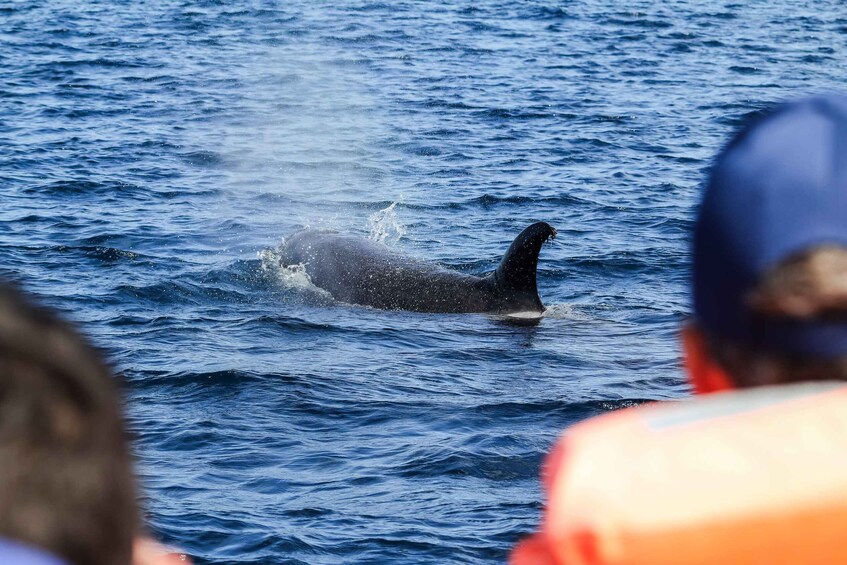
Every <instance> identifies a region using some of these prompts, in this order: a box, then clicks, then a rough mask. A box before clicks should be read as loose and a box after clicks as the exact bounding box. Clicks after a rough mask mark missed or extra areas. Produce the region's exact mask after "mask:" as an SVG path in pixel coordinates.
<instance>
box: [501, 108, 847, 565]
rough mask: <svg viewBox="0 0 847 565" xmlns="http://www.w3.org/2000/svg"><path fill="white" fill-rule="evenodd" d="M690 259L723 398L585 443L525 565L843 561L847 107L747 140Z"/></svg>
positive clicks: (692, 372) (691, 369)
mask: <svg viewBox="0 0 847 565" xmlns="http://www.w3.org/2000/svg"><path fill="white" fill-rule="evenodd" d="M693 252H694V253H693V263H694V265H693V286H694V288H693V297H694V319H693V321H692V322H691V323H690V324H689V326H688V327H686V328H685V329H684V330H683V345H684V351H685V365H686V369H687V372H688V378H689V381H690V382H691V384H692V386H693V388H694V389H695V391H696V392H698V393H700V394H704V393H716V392H720V393H721V394H706V395H705V396H702V397H700V398H698V399H695V400H691V401H687V402H674V403H663V404H653V405H650V406H645V407H640V408H635V409H630V410H624V411H620V412H616V413H613V414H608V415H604V416H600V417H598V418H595V419H592V420H588V421H586V422H584V423H581V424H579V425H577V426H575V427H574V428H572V429H571V430H570V431H569V432H568V434H567V435H566V436H565V437H564V438H563V439H562V440H561V441H560V442H559V444H558V445H557V446H556V448H554V451H553V452H552V453H551V455H550V457H549V458H548V461H547V466H546V469H545V472H544V474H545V486H546V489H547V494H548V503H547V509H546V511H545V516H544V520H543V523H542V528H541V532H540V533H539V534H537V535H535V536H533V537H532V538H530V539H529V540H527V541H525V542H523V543H522V544H520V545H519V546H518V548H517V549H516V550H515V552H514V553H513V554H512V558H511V562H512V563H513V564H516V565H561V564H566V565H581V564H606V565H611V564H615V565H623V564H632V565H635V564H643V565H663V564H668V565H670V564H675V563H685V564H686V565H693V564H704V565H705V564H710V563H712V564H714V563H733V564H762V565H765V564H770V563H792V564H793V563H847V538H845V537H844V535H843V532H844V531H845V529H847V384H845V383H844V382H843V381H847V99H845V98H843V97H838V96H830V97H820V98H813V99H808V100H802V101H799V102H795V103H791V104H786V105H783V106H780V107H777V108H776V109H775V110H773V111H771V112H769V113H767V114H766V115H764V116H762V117H760V118H758V119H757V120H756V121H755V122H753V123H751V124H750V125H749V126H748V127H746V128H745V129H744V130H743V131H741V132H740V133H739V134H738V135H736V137H735V138H734V139H733V140H732V141H731V142H730V143H729V145H728V146H727V147H726V148H725V149H724V150H723V152H722V153H721V154H720V156H719V157H718V159H717V162H716V164H715V166H714V168H713V170H712V173H711V175H710V179H709V183H708V185H707V188H706V191H705V195H704V199H703V203H702V206H701V208H700V211H699V216H698V218H697V225H696V230H695V236H694V249H693ZM774 385H781V386H774ZM740 389H745V390H740Z"/></svg>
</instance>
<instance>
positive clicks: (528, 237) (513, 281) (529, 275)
mask: <svg viewBox="0 0 847 565" xmlns="http://www.w3.org/2000/svg"><path fill="white" fill-rule="evenodd" d="M555 237H556V229H555V228H553V226H551V225H550V224H548V223H547V222H536V223H534V224H532V225H531V226H529V227H528V228H526V229H525V230H523V231H522V232H521V233H520V234H519V235H518V237H516V238H515V240H514V241H513V242H512V245H510V246H509V249H508V251H506V254H505V255H503V259H502V260H501V261H500V265H499V266H498V267H497V270H496V271H494V280H495V281H496V284H497V287H498V288H499V289H500V291H501V293H502V295H503V297H504V299H505V301H506V302H520V303H524V304H526V305H527V306H530V305H531V306H532V307H533V308H535V309H537V310H543V309H544V306H543V305H542V304H541V299H540V298H539V297H538V286H537V285H536V280H535V274H536V270H537V268H538V254H539V253H540V252H541V246H542V245H544V243H545V242H546V241H547V240H548V239H551V238H555Z"/></svg>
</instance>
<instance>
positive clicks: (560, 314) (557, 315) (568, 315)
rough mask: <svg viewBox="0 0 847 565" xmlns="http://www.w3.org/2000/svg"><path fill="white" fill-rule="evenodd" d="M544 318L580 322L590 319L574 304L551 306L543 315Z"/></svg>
mask: <svg viewBox="0 0 847 565" xmlns="http://www.w3.org/2000/svg"><path fill="white" fill-rule="evenodd" d="M542 317H544V318H551V319H553V320H580V321H585V320H588V319H589V318H590V316H588V314H586V313H585V312H583V311H582V310H581V309H580V308H578V307H577V306H576V305H574V304H550V305H549V306H547V309H546V310H545V311H544V313H543V314H542Z"/></svg>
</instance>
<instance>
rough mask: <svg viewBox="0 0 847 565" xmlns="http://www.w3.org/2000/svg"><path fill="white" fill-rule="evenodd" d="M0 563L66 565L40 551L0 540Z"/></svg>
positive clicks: (14, 564) (18, 543)
mask: <svg viewBox="0 0 847 565" xmlns="http://www.w3.org/2000/svg"><path fill="white" fill-rule="evenodd" d="M0 563H3V564H4V565H6V564H8V565H66V563H65V562H64V561H62V560H61V559H59V558H57V557H53V556H52V555H51V554H49V553H46V552H45V551H43V550H41V549H36V548H34V547H31V546H29V545H24V544H22V543H20V542H17V541H12V540H9V539H4V538H0Z"/></svg>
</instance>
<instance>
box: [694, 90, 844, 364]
mask: <svg viewBox="0 0 847 565" xmlns="http://www.w3.org/2000/svg"><path fill="white" fill-rule="evenodd" d="M826 244H835V245H842V246H845V247H847V97H844V96H824V97H818V98H810V99H806V100H801V101H798V102H792V103H789V104H784V105H781V106H778V107H776V108H775V109H774V110H772V111H770V112H768V113H766V114H765V115H763V116H761V117H760V118H758V119H756V120H755V121H754V122H753V123H751V124H749V125H748V126H747V127H746V128H744V129H743V130H742V131H741V132H739V133H738V134H737V135H736V136H735V138H734V139H733V140H732V141H731V142H730V143H729V145H727V146H726V148H724V150H723V151H722V152H721V154H720V155H719V156H718V159H717V161H716V163H715V166H714V168H713V169H712V173H711V177H710V179H709V182H708V185H707V187H706V192H705V195H704V198H703V203H702V205H701V207H700V214H699V217H698V219H697V225H696V228H695V232H694V314H695V316H696V318H697V321H698V322H699V324H700V325H701V326H702V327H703V329H704V330H706V331H707V332H708V333H710V334H713V335H715V336H717V337H721V338H724V339H727V340H730V341H732V342H735V343H739V344H744V345H747V346H752V347H755V348H763V349H766V350H770V351H780V352H784V353H788V354H794V355H802V356H812V357H822V358H827V357H829V358H831V357H836V356H841V355H845V354H847V323H844V322H832V321H829V322H827V321H789V320H779V319H775V318H767V319H766V318H763V317H762V316H756V315H754V314H753V313H752V312H751V311H750V308H749V307H748V304H747V297H748V295H749V293H750V291H751V290H753V288H754V287H755V286H756V285H757V284H758V282H759V281H760V280H761V277H762V276H763V275H764V274H765V273H766V272H767V271H768V270H769V269H770V268H772V267H774V266H776V265H777V264H778V263H780V262H781V261H783V260H785V259H787V258H789V257H790V256H792V255H794V254H797V253H800V252H803V251H806V250H808V249H811V248H813V247H816V246H820V245H826Z"/></svg>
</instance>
